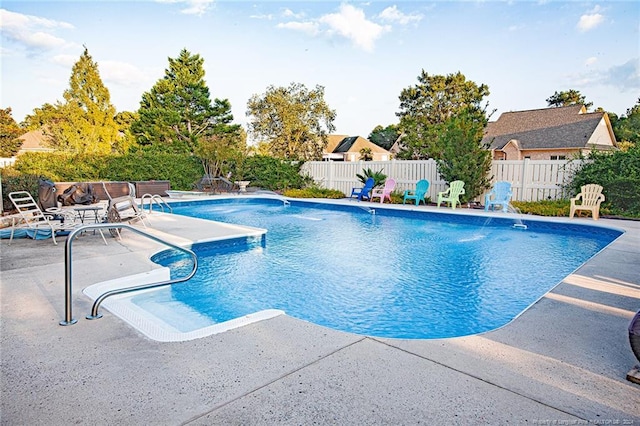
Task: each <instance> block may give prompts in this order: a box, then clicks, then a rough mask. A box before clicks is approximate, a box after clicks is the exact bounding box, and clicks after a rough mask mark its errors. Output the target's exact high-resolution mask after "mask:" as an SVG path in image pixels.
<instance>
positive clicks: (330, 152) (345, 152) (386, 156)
mask: <svg viewBox="0 0 640 426" xmlns="http://www.w3.org/2000/svg"><path fill="white" fill-rule="evenodd" d="M363 148H369V149H370V150H371V155H372V156H373V158H372V161H388V160H390V159H391V153H390V152H389V151H387V150H386V149H384V148H382V147H380V146H378V145H376V144H374V143H373V142H371V141H369V140H368V139H365V138H363V137H361V136H346V135H329V138H328V143H327V146H326V147H325V149H324V152H323V153H322V159H323V160H325V161H360V160H361V159H362V158H361V154H360V150H361V149H363Z"/></svg>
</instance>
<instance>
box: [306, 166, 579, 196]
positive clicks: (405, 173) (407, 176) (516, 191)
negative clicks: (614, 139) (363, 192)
mask: <svg viewBox="0 0 640 426" xmlns="http://www.w3.org/2000/svg"><path fill="white" fill-rule="evenodd" d="M581 164H582V163H581V162H580V161H566V160H529V159H525V160H509V161H504V160H501V161H493V162H492V165H491V172H490V174H491V177H492V178H491V183H492V184H493V183H494V182H497V181H501V180H504V181H507V182H510V183H511V187H512V189H513V198H512V199H513V200H514V201H539V200H545V199H552V200H555V199H560V198H565V197H566V196H567V194H565V191H564V185H566V184H567V183H569V182H570V179H571V177H572V176H573V173H574V171H575V170H577V169H579V168H580V165H581ZM364 169H371V170H373V171H380V172H382V173H384V174H385V175H387V176H388V177H391V178H394V179H395V180H396V191H397V192H403V191H404V190H405V189H414V188H415V184H416V182H417V181H418V180H420V179H426V180H428V181H429V183H430V185H429V196H430V197H431V199H432V200H435V199H436V197H437V195H438V192H440V191H444V190H445V189H447V182H446V181H445V180H444V179H442V177H441V176H440V174H439V173H438V169H437V167H436V162H435V161H434V160H420V161H412V160H407V161H405V160H391V161H366V162H365V161H358V162H348V161H347V162H341V161H340V162H338V161H310V162H307V163H305V164H304V166H303V167H302V172H303V173H306V174H308V175H309V176H311V177H312V178H313V180H314V181H315V182H316V183H317V184H318V185H319V186H320V187H322V188H327V189H337V190H338V191H342V192H344V193H345V194H346V195H349V194H351V189H352V188H354V187H361V186H362V183H361V182H360V180H359V179H358V178H357V177H356V174H362V173H363V170H364ZM477 200H478V201H482V202H484V197H483V196H481V197H479V198H477Z"/></svg>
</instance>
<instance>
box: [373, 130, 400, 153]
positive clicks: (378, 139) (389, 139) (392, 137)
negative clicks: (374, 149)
mask: <svg viewBox="0 0 640 426" xmlns="http://www.w3.org/2000/svg"><path fill="white" fill-rule="evenodd" d="M399 137H400V129H399V128H398V125H397V124H390V125H388V126H387V127H382V126H376V127H375V129H373V130H372V131H371V133H369V136H368V137H367V139H369V140H370V141H371V142H373V143H374V144H376V145H378V146H379V147H382V148H384V149H387V150H388V149H391V147H392V146H393V144H394V143H395V142H396V141H397V140H398V138H399Z"/></svg>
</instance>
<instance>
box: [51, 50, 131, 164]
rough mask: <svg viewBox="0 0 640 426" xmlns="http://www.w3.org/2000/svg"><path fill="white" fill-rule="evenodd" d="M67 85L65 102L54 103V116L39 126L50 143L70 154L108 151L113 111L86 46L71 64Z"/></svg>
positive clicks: (112, 137)
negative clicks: (42, 126) (76, 60)
mask: <svg viewBox="0 0 640 426" xmlns="http://www.w3.org/2000/svg"><path fill="white" fill-rule="evenodd" d="M69 86H70V87H69V88H68V89H67V90H65V92H64V94H63V97H64V100H65V102H64V103H61V102H58V103H57V104H56V105H55V114H54V116H55V117H54V118H53V119H51V120H50V121H49V122H47V123H46V124H45V125H44V128H43V130H44V132H45V134H46V135H47V136H49V138H50V139H49V140H50V144H51V146H53V147H54V148H56V149H59V150H62V151H68V152H73V153H83V154H108V153H110V152H111V151H112V147H113V146H114V145H115V144H116V141H117V139H118V126H117V124H116V122H115V120H114V117H115V112H116V111H115V108H114V107H113V106H112V105H111V100H110V95H109V90H108V89H107V88H106V87H105V86H104V84H103V83H102V80H101V79H100V74H99V72H98V64H97V63H95V62H94V61H93V59H92V58H91V56H90V55H89V52H88V50H87V48H86V47H85V49H84V52H83V53H82V55H81V56H80V59H79V60H78V62H76V63H75V64H74V65H73V68H72V70H71V77H70V79H69Z"/></svg>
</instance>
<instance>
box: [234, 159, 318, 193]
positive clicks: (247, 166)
mask: <svg viewBox="0 0 640 426" xmlns="http://www.w3.org/2000/svg"><path fill="white" fill-rule="evenodd" d="M302 164H304V163H302V162H297V161H285V160H280V159H277V158H273V157H266V156H262V155H256V156H253V157H247V159H246V160H245V162H244V165H243V170H244V179H245V180H248V181H251V186H257V187H260V188H265V189H268V190H271V191H285V190H287V189H292V188H294V189H300V188H304V187H305V186H307V185H309V184H310V183H311V182H312V179H311V178H310V177H309V176H302V175H301V174H300V168H301V167H302Z"/></svg>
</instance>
